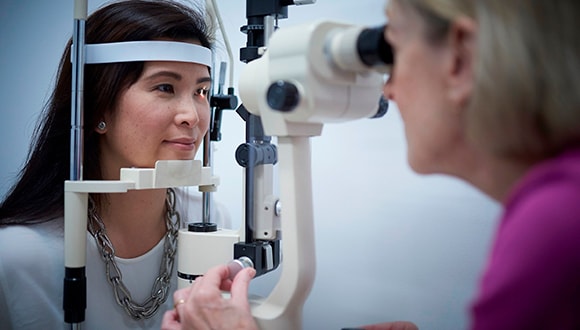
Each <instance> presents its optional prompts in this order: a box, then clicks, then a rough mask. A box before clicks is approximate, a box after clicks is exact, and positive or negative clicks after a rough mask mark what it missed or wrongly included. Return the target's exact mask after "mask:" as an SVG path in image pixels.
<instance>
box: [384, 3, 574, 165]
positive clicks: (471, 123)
mask: <svg viewBox="0 0 580 330" xmlns="http://www.w3.org/2000/svg"><path fill="white" fill-rule="evenodd" d="M395 1H397V3H399V4H401V5H403V6H406V7H411V8H413V9H415V10H416V11H417V12H418V13H419V14H420V16H421V17H422V18H423V19H424V23H425V27H426V31H427V32H428V33H426V36H427V38H428V39H430V40H432V41H433V40H435V41H436V40H442V39H443V38H444V37H445V36H446V35H447V33H448V32H449V31H448V27H449V26H450V25H451V24H452V22H453V21H454V20H456V19H457V18H459V17H462V16H463V17H465V16H467V17H470V18H472V19H474V20H475V21H476V22H477V24H478V36H477V38H478V41H477V43H478V44H477V48H478V49H477V55H476V58H475V60H476V62H475V63H474V75H475V86H474V93H473V97H472V99H471V104H470V107H469V109H468V116H467V132H468V134H469V136H470V138H472V140H473V141H474V142H475V143H477V144H478V145H481V146H483V147H484V148H486V149H487V150H490V151H491V152H493V153H495V154H498V155H501V156H505V157H515V158H520V159H530V160H534V159H542V158H545V157H549V156H550V155H553V154H556V153H559V152H561V151H562V150H564V149H566V148H568V147H570V146H578V145H580V38H578V36H577V31H580V20H579V19H578V17H576V16H577V14H578V13H580V1H577V0H537V1H529V0H527V1H526V0H509V1H506V0H395ZM437 20H439V21H442V22H447V24H446V26H447V29H441V26H442V24H441V23H438V24H433V22H437ZM429 31H435V34H436V35H433V33H434V32H429Z"/></svg>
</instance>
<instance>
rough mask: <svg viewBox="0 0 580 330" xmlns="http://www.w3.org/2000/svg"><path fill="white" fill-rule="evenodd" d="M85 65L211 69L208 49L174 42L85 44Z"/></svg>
mask: <svg viewBox="0 0 580 330" xmlns="http://www.w3.org/2000/svg"><path fill="white" fill-rule="evenodd" d="M85 51H86V53H85V56H86V57H85V63H86V64H100V63H118V62H136V61H176V62H191V63H199V64H203V65H206V66H208V67H211V62H212V61H211V50H210V49H209V48H206V47H203V46H200V45H196V44H191V43H187V42H176V41H123V42H114V43H106V44H87V45H86V50H85Z"/></svg>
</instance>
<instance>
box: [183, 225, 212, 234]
mask: <svg viewBox="0 0 580 330" xmlns="http://www.w3.org/2000/svg"><path fill="white" fill-rule="evenodd" d="M187 231H193V232H197V233H209V232H214V231H217V224H215V223H213V222H192V223H190V224H188V225H187Z"/></svg>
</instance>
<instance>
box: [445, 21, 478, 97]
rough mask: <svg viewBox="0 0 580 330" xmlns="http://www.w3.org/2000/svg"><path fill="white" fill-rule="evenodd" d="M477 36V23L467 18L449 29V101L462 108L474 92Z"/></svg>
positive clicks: (456, 22)
mask: <svg viewBox="0 0 580 330" xmlns="http://www.w3.org/2000/svg"><path fill="white" fill-rule="evenodd" d="M476 34H477V25H476V23H475V22H474V21H473V20H472V19H470V18H467V17H460V18H458V19H457V20H455V21H454V22H452V23H451V27H450V29H449V35H448V44H449V47H450V58H449V60H450V63H449V70H448V87H449V89H448V90H449V99H450V100H451V101H452V102H453V103H455V104H457V105H461V106H463V105H465V104H467V103H468V101H469V99H470V98H471V93H472V90H473V84H474V69H475V68H474V63H475V56H476Z"/></svg>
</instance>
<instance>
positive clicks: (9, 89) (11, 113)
mask: <svg viewBox="0 0 580 330" xmlns="http://www.w3.org/2000/svg"><path fill="white" fill-rule="evenodd" d="M102 3H103V1H102V0H98V1H97V0H95V1H89V8H90V9H91V10H92V9H93V8H95V7H97V6H99V5H100V4H102ZM218 5H219V6H220V10H221V12H222V16H223V19H224V22H225V24H226V28H227V30H228V35H229V37H230V39H231V43H232V47H233V49H234V54H235V56H236V58H237V54H238V49H239V48H240V47H243V46H244V45H245V35H243V34H242V33H240V32H239V28H240V26H242V25H245V22H246V21H245V1H242V0H235V1H234V0H218ZM383 5H384V1H383V0H357V1H353V0H318V2H317V3H316V4H315V5H310V6H303V7H291V8H290V9H289V16H290V17H289V19H287V20H282V21H281V22H280V26H281V28H284V27H285V26H290V25H294V24H300V23H302V22H305V21H309V20H314V19H331V20H338V21H343V22H349V23H355V24H364V25H371V26H375V25H378V24H381V23H384V21H385V18H384V16H383V10H382V9H383ZM71 17H72V0H58V1H57V0H53V1H43V0H28V1H20V0H2V1H1V2H0V86H1V88H0V100H1V103H0V104H1V106H2V109H1V110H0V123H1V124H2V129H0V155H1V159H2V161H1V163H0V196H2V195H4V194H5V192H6V190H7V189H8V188H9V186H10V185H11V183H12V182H13V178H14V175H15V174H16V173H17V171H18V169H19V167H20V165H21V164H22V163H23V161H24V159H25V156H26V153H27V149H28V144H29V139H30V135H31V133H32V130H33V128H34V126H35V122H36V118H37V116H38V114H39V112H40V109H41V107H42V105H43V104H44V102H45V101H46V100H47V99H48V96H49V93H50V90H51V86H52V84H53V79H54V74H55V72H56V68H57V64H58V60H59V57H60V55H61V52H62V48H63V46H64V45H65V42H66V40H67V39H68V37H69V35H70V33H71V31H72V18H71ZM219 53H220V54H221V55H222V56H223V55H224V54H225V51H223V50H222V51H220V52H219ZM242 65H243V64H242V63H241V62H238V61H237V62H236V76H237V72H239V70H240V68H241V67H242ZM222 133H223V140H222V141H221V142H219V143H218V144H216V148H217V149H218V150H217V152H216V154H215V157H216V160H215V172H216V174H218V175H219V176H220V177H221V182H222V185H221V186H220V191H219V192H218V193H217V194H216V198H218V199H219V200H220V201H221V202H222V203H224V204H226V205H227V206H228V208H229V211H230V213H231V214H232V215H233V216H234V219H235V221H237V222H239V221H240V218H241V215H242V214H241V207H242V201H241V192H242V184H241V182H242V169H241V168H240V167H238V165H237V164H236V163H235V160H234V151H235V149H236V148H237V146H238V145H239V144H241V143H243V140H244V127H243V122H242V120H241V119H240V118H239V117H238V116H237V114H235V113H234V112H233V111H232V112H228V113H225V114H224V119H223V127H222ZM312 149H313V155H312V161H313V165H312V170H313V178H314V179H313V182H312V184H313V190H314V207H315V227H316V246H317V249H316V255H317V275H316V281H315V284H314V288H313V290H312V292H311V294H310V296H309V299H308V301H307V303H306V305H305V306H304V329H340V328H341V327H348V326H355V325H361V324H366V323H371V322H379V321H386V320H396V319H397V320H399V319H404V320H412V321H414V322H416V323H417V324H418V325H419V326H420V327H421V328H422V329H461V328H465V327H466V326H467V324H468V314H467V309H466V308H467V306H468V304H469V301H470V299H471V297H472V295H473V293H474V290H475V287H476V284H477V280H478V273H479V272H480V270H481V268H482V266H483V262H484V259H485V256H486V250H487V248H488V245H489V240H490V238H491V235H492V232H493V227H494V224H495V222H494V218H495V217H496V216H497V215H498V211H499V208H498V206H497V205H496V204H495V203H493V202H492V201H490V200H489V199H488V198H486V197H484V196H483V195H481V194H480V193H479V192H477V191H475V190H474V189H473V188H471V187H470V186H468V185H466V184H464V183H462V182H460V181H458V180H455V179H451V178H448V177H442V176H428V177H420V176H418V175H416V174H414V173H412V172H411V170H410V169H409V167H408V166H407V164H406V146H405V141H404V137H403V128H402V122H401V119H400V116H399V113H398V110H397V109H396V107H395V106H393V105H391V108H390V110H389V113H388V114H387V115H386V116H385V117H384V118H382V119H375V120H370V119H369V120H361V121H357V122H351V123H345V124H334V125H327V126H325V128H324V131H323V134H322V136H320V137H316V138H313V139H312ZM47 165H48V164H47ZM275 280H276V274H274V275H271V276H266V277H264V278H261V279H258V280H255V283H254V285H253V288H252V290H254V291H255V292H256V293H267V292H268V290H269V288H271V287H272V285H273V283H274V282H275Z"/></svg>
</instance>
